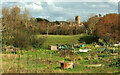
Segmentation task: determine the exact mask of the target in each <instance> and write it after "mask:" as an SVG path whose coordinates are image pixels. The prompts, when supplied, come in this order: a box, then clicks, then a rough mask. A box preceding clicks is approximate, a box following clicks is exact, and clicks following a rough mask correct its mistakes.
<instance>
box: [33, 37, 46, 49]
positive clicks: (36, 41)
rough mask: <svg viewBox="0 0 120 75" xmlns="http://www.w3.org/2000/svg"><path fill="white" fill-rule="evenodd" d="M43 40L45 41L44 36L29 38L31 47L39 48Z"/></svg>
mask: <svg viewBox="0 0 120 75" xmlns="http://www.w3.org/2000/svg"><path fill="white" fill-rule="evenodd" d="M44 42H45V38H37V37H35V36H33V37H32V38H31V45H32V47H33V48H41V46H42V44H43V43H44Z"/></svg>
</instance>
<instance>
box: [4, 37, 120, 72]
mask: <svg viewBox="0 0 120 75" xmlns="http://www.w3.org/2000/svg"><path fill="white" fill-rule="evenodd" d="M43 36H44V35H38V37H43ZM83 36H84V35H74V36H73V35H66V36H64V35H48V37H47V40H46V42H45V43H44V45H43V46H42V48H41V49H36V50H29V51H21V54H20V52H17V54H13V53H6V52H3V54H2V69H3V70H2V72H4V73H19V72H20V73H36V72H37V73H117V72H118V66H116V64H117V65H120V64H119V63H116V62H117V59H118V53H114V54H111V53H108V52H107V53H99V52H98V51H99V50H100V49H101V48H103V47H100V48H95V47H94V46H93V45H92V44H85V47H87V48H90V49H91V51H90V52H87V53H80V52H77V51H78V50H75V51H76V52H75V53H74V54H75V55H76V56H74V55H71V56H69V55H68V56H67V57H64V56H61V55H60V54H61V51H50V50H48V49H47V46H48V45H55V44H74V43H79V41H78V39H79V38H80V37H83ZM72 58H74V60H75V61H74V64H75V65H74V68H73V69H60V62H71V61H72V62H73V59H72ZM79 58H80V59H79Z"/></svg>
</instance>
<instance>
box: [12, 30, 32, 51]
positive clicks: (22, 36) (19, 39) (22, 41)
mask: <svg viewBox="0 0 120 75" xmlns="http://www.w3.org/2000/svg"><path fill="white" fill-rule="evenodd" d="M13 36H14V43H13V45H14V46H15V47H18V48H21V49H24V48H30V37H31V35H30V34H27V33H25V32H24V33H23V32H22V31H17V32H15V33H14V35H13Z"/></svg>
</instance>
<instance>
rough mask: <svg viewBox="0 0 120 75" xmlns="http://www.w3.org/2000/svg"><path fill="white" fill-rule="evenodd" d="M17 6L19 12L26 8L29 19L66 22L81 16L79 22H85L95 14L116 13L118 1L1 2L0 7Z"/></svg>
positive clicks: (37, 0)
mask: <svg viewBox="0 0 120 75" xmlns="http://www.w3.org/2000/svg"><path fill="white" fill-rule="evenodd" d="M15 5H17V6H19V7H20V8H21V11H22V12H23V11H24V8H27V9H28V10H29V12H30V16H31V17H40V18H46V19H49V20H50V21H56V20H58V21H66V20H67V19H74V16H77V15H79V16H81V21H84V20H87V19H88V18H89V17H90V16H92V15H95V14H97V15H98V14H99V13H100V14H102V16H103V15H105V14H108V13H118V0H115V1H114V2H113V1H112V0H108V1H100V2H97V1H95V0H94V1H92V2H89V1H83V2H79V1H72V2H70V1H61V2H56V1H48V2H47V1H39V0H36V1H29V2H28V1H27V2H23V1H21V2H17V1H12V2H1V3H0V7H4V6H7V7H13V6H15ZM0 10H1V8H0Z"/></svg>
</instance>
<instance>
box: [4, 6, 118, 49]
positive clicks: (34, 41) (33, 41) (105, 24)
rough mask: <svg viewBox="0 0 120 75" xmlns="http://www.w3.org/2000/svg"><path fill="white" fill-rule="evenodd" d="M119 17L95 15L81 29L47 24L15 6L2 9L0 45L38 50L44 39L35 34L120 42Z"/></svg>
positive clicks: (66, 23) (77, 26) (71, 24)
mask: <svg viewBox="0 0 120 75" xmlns="http://www.w3.org/2000/svg"><path fill="white" fill-rule="evenodd" d="M119 22H120V21H119V14H107V15H105V16H103V17H102V16H101V14H99V15H95V16H92V17H90V18H89V19H88V20H87V21H84V22H83V26H79V25H77V24H76V23H75V22H74V21H72V22H59V21H56V22H50V21H48V20H46V19H42V18H33V17H30V14H29V11H28V10H27V9H24V12H23V13H22V14H21V10H20V8H19V7H18V6H14V7H13V8H9V7H3V8H2V34H3V38H2V43H3V45H13V46H15V47H20V48H30V47H35V48H37V47H41V45H42V44H43V43H44V41H45V38H39V39H38V38H36V37H35V36H34V35H39V34H47V35H49V34H52V35H78V34H82V33H87V34H89V35H92V36H95V37H97V38H101V39H103V40H104V41H106V42H115V41H120V36H119V35H120V25H119V24H120V23H119Z"/></svg>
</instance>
